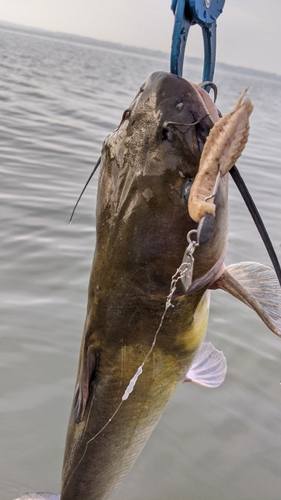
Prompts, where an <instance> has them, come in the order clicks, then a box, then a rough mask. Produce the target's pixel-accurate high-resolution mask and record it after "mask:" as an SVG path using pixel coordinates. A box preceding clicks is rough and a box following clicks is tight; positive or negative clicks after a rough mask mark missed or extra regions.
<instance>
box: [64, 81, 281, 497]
mask: <svg viewBox="0 0 281 500" xmlns="http://www.w3.org/2000/svg"><path fill="white" fill-rule="evenodd" d="M241 102H242V101H241V99H240V103H241ZM239 106H240V105H239ZM250 107H251V106H250ZM239 112H240V111H239ZM248 115H249V109H248ZM220 116H221V115H220V113H219V112H218V110H217V108H216V106H215V105H214V103H213V101H212V100H211V98H210V97H209V95H208V94H207V93H206V92H205V91H204V90H202V89H201V88H200V87H198V86H197V85H195V84H192V83H189V82H187V81H186V80H184V79H183V78H180V77H178V76H176V75H172V74H169V73H164V72H157V73H153V74H152V75H151V76H150V77H149V78H148V79H147V80H146V82H145V83H144V84H143V85H142V86H141V88H140V90H139V92H138V94H137V95H136V97H135V99H134V100H133V102H132V104H131V106H130V107H129V108H128V109H127V110H126V111H125V112H124V114H123V117H122V120H121V123H120V125H119V127H118V128H117V129H116V130H115V131H114V132H112V133H111V134H110V135H109V136H108V137H107V139H106V140H105V142H104V145H103V148H102V154H101V171H100V177H99V185H98V196H97V209H96V248H95V253H94V259H93V266H92V271H91V276H90V283H89V294H88V307H87V314H86V320H85V326H84V333H83V339H82V344H81V351H80V360H79V366H78V377H77V384H76V389H75V395H74V400H73V405H72V409H71V413H70V419H69V426H68V433H67V439H66V447H65V455H64V465H63V473H62V490H61V500H104V499H107V498H108V497H109V496H110V495H111V493H112V491H113V490H114V489H115V488H116V486H117V485H118V484H119V482H120V481H121V479H122V478H123V476H124V475H125V474H126V473H127V472H128V470H129V469H130V468H131V466H132V465H133V463H134V462H135V460H136V458H137V456H138V455H139V453H140V451H141V450H142V448H143V446H144V444H145V442H146V441H147V439H148V437H149V435H150V433H151V432H152V430H153V428H154V427H155V425H156V424H157V421H158V419H159V418H160V416H161V414H162V412H163V410H164V408H165V406H166V404H167V402H168V401H169V399H170V398H171V396H172V394H173V392H174V390H175V389H176V387H177V385H178V384H179V383H180V382H183V381H193V382H196V383H198V384H202V385H205V386H210V387H215V386H218V385H219V384H220V383H221V382H222V381H223V379H224V376H225V372H226V363H225V358H224V356H223V354H222V353H221V352H219V351H217V350H216V349H215V348H214V347H213V346H212V345H211V344H209V343H205V342H204V338H205V333H206V329H207V323H208V311H209V295H210V291H209V289H210V288H212V289H215V288H222V289H224V290H226V291H227V292H229V293H231V294H232V295H234V296H235V297H236V298H238V299H240V300H242V301H243V302H245V303H246V304H247V305H248V306H249V307H251V308H252V309H254V310H255V311H256V312H257V314H258V315H259V316H260V317H261V319H262V320H263V321H264V322H265V323H266V325H267V326H268V327H269V328H270V329H271V330H272V331H273V332H274V333H275V334H277V335H280V334H281V329H280V324H281V321H280V320H281V318H280V316H281V294H280V287H279V284H278V281H277V279H276V278H275V274H274V272H273V270H272V269H271V268H269V267H267V266H263V265H261V264H258V263H253V262H244V263H240V264H234V265H232V266H229V267H228V268H225V266H224V257H225V254H226V248H227V238H228V173H227V171H223V172H222V174H221V177H220V178H219V181H218V183H217V185H216V189H215V193H214V196H213V199H212V200H211V203H212V204H214V205H215V209H213V208H212V213H213V214H215V215H214V220H215V224H214V230H213V234H212V236H211V237H210V239H209V241H207V242H206V243H205V244H204V245H199V246H197V247H196V248H195V251H194V255H193V257H194V268H193V275H192V284H191V286H190V287H189V289H188V290H187V292H186V291H185V289H184V287H183V284H182V283H181V280H178V282H177V283H176V286H175V289H174V293H173V294H172V296H171V307H168V308H166V309H165V305H167V296H169V293H170V290H171V279H172V277H173V276H174V275H175V272H176V270H177V269H179V266H180V265H181V262H182V258H183V255H184V252H185V249H186V246H187V243H186V236H187V234H188V233H189V232H190V231H192V230H195V229H197V228H198V220H197V221H196V218H194V220H193V219H192V218H191V215H190V204H191V206H192V203H193V201H192V200H193V199H196V203H199V205H200V204H201V205H200V210H201V209H202V207H203V209H202V210H203V213H201V212H200V210H199V211H198V210H197V208H196V207H197V205H196V207H195V212H196V213H200V214H201V215H200V217H201V216H202V215H204V214H205V213H206V210H205V208H204V207H205V205H206V203H205V201H206V198H204V199H202V200H200V193H199V191H200V189H201V186H202V184H204V182H206V184H207V185H208V186H209V184H208V182H207V181H208V179H209V178H210V172H211V173H212V179H213V180H214V179H215V176H214V172H218V171H219V166H216V165H215V164H214V163H213V158H215V161H218V162H219V161H220V158H221V157H222V156H223V155H225V154H226V153H225V149H224V148H221V149H222V152H221V153H220V155H214V154H213V151H212V141H213V139H212V141H209V143H208V146H207V147H208V148H209V149H210V155H211V157H210V156H209V154H208V155H205V156H207V158H206V161H207V162H208V161H209V162H210V166H209V167H208V168H207V169H205V170H204V165H205V160H204V165H203V166H200V168H199V164H200V157H201V154H202V156H203V155H204V153H202V150H203V151H204V149H203V148H204V144H205V142H206V139H207V137H208V136H209V133H210V131H211V130H212V129H213V130H214V134H213V135H214V136H215V135H216V133H217V134H218V136H219V140H220V138H221V134H222V128H223V127H220V126H218V127H217V132H216V129H215V124H216V123H217V124H218V125H219V124H220ZM240 119H241V118H240V115H239V117H238V118H237V120H236V122H239V123H240ZM243 120H244V121H245V126H243V127H244V128H245V130H246V129H247V130H246V132H245V133H246V134H247V133H248V128H249V127H248V116H247V117H246V118H245V115H243ZM226 121H227V120H226ZM238 125H239V124H238ZM243 127H242V128H243ZM238 128H239V127H238ZM240 128H241V127H240ZM232 135H233V141H236V142H237V140H238V139H237V137H236V136H235V137H234V132H233V134H232ZM231 137H232V136H231ZM214 140H215V139H214ZM246 140H247V137H246V136H245V135H244V136H243V138H242V139H241V140H240V139H239V141H240V142H243V147H244V144H245V142H246ZM226 142H227V143H228V144H229V139H227V141H226ZM220 144H221V143H220ZM242 149H243V148H241V147H240V149H239V148H237V150H239V154H240V153H241V150H242ZM232 153H233V152H232ZM232 153H231V154H232ZM217 157H218V158H217ZM210 158H211V159H210ZM216 158H217V159H216ZM234 161H235V159H234ZM229 163H231V162H230V161H229ZM226 170H227V169H226ZM202 172H203V174H202ZM197 174H198V175H197ZM198 179H199V180H198ZM213 180H212V182H211V188H210V189H211V190H212V189H213ZM192 185H193V186H194V187H191V186H192ZM190 187H191V190H193V194H192V193H191V199H190V200H189V201H188V197H189V191H190ZM203 187H204V186H203ZM198 188H199V189H198ZM203 191H204V189H203ZM198 193H199V194H198ZM204 197H206V194H204ZM201 202H202V203H201ZM194 206H195V205H194ZM193 208H194V207H193ZM207 208H208V207H207ZM202 210H201V211H202ZM200 217H199V218H200ZM164 311H165V314H164V315H163V312H164Z"/></svg>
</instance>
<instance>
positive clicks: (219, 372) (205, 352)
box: [184, 342, 227, 387]
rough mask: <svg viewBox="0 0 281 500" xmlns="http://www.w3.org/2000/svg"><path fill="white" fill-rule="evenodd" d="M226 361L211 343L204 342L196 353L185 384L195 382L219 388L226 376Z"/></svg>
mask: <svg viewBox="0 0 281 500" xmlns="http://www.w3.org/2000/svg"><path fill="white" fill-rule="evenodd" d="M226 369H227V367H226V359H225V356H224V354H223V352H222V351H218V350H217V349H215V347H214V346H213V345H212V344H211V342H207V343H206V342H204V343H203V344H202V345H201V347H200V349H199V351H198V352H197V353H196V355H195V358H194V360H193V363H192V365H191V368H190V369H189V370H188V372H187V374H186V377H185V379H184V382H193V383H195V384H198V385H203V386H204V387H219V386H220V385H221V384H222V383H223V381H224V379H225V375H226Z"/></svg>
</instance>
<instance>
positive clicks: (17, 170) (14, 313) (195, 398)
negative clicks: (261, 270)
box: [0, 28, 281, 500]
mask: <svg viewBox="0 0 281 500" xmlns="http://www.w3.org/2000/svg"><path fill="white" fill-rule="evenodd" d="M75 40H76V41H70V40H69V37H65V39H64V38H63V37H61V38H60V39H56V38H55V37H54V36H53V37H52V36H49V37H48V36H39V35H38V34H37V35H36V34H32V33H21V32H19V31H14V30H9V29H3V28H2V29H0V56H1V57H0V104H1V115H0V116H1V118H0V156H1V161H0V174H1V189H0V198H1V226H0V236H1V289H0V309H1V311H0V314H1V324H0V328H1V330H0V338H1V340H0V342H1V349H0V384H1V392H0V439H1V444H0V500H11V499H13V498H17V497H18V496H19V495H22V494H23V493H25V492H27V491H31V492H34V491H50V492H57V491H59V489H60V471H61V465H62V457H63V449H64V440H65V433H66V427H67V421H68V416H69V410H70V404H71V400H72V395H73V390H74V382H75V377H76V369H77V362H78V352H79V346H80V341H81V334H82V328H83V322H84V316H85V310H86V300H87V285H88V278H89V273H90V266H91V260H92V255H93V250H94V245H95V197H96V190H97V177H95V178H94V179H93V181H92V183H91V185H90V186H89V188H88V190H87V191H86V193H85V195H84V197H83V199H82V201H81V203H80V206H79V208H78V210H77V213H76V215H75V218H74V221H73V223H72V225H70V226H69V225H68V219H69V216H70V213H71V210H72V208H73V205H74V203H75V201H76V199H77V196H78V194H79V192H80V190H81V188H82V186H83V184H84V182H85V181H86V179H87V177H88V176H89V174H90V172H91V170H92V168H93V166H94V163H95V161H96V160H97V159H98V157H99V153H100V149H101V145H102V142H103V140H104V138H105V137H106V136H107V134H108V133H110V132H111V131H112V130H113V129H114V128H116V126H117V125H118V123H119V121H120V118H121V116H122V113H123V111H124V109H125V108H126V107H127V106H128V104H129V103H130V102H131V100H132V99H133V97H134V95H135V94H136V93H137V91H138V89H139V87H140V85H141V84H142V83H143V81H144V80H145V79H146V78H147V76H148V75H149V74H150V73H151V72H152V71H156V70H165V71H168V70H169V62H168V57H165V56H163V57H161V56H160V55H157V54H154V53H151V54H149V53H148V52H147V51H145V52H143V53H141V52H140V51H138V53H133V52H128V51H127V50H123V51H122V50H121V49H120V47H117V46H116V48H114V47H113V46H109V47H104V46H100V45H99V44H95V43H94V42H92V43H90V42H89V43H88V44H87V43H86V42H85V40H84V41H83V43H78V42H77V39H75ZM185 76H186V77H187V78H188V79H190V80H193V81H197V82H198V81H200V79H201V66H200V65H198V64H196V62H194V63H189V64H188V65H186V67H185ZM215 80H216V83H217V85H218V88H219V99H218V106H219V108H220V109H221V111H222V112H223V113H225V112H227V111H229V110H230V109H231V108H232V107H233V105H234V103H235V102H236V100H237V98H238V96H239V94H240V93H241V92H242V91H243V90H244V88H245V87H247V86H248V85H249V84H250V85H251V87H250V90H249V96H250V97H251V99H252V101H253V103H254V105H255V109H254V112H253V115H252V117H251V135H250V140H249V143H248V146H247V148H246V150H245V152H244V154H243V157H242V158H241V159H240V160H239V162H238V166H239V169H240V171H241V173H242V174H243V176H244V178H245V180H246V182H247V184H248V187H249V189H250V191H251V193H252V195H253V196H254V199H255V201H256V203H257V205H258V207H259V209H260V212H261V214H262V216H263V218H264V221H265V223H266V226H267V229H268V231H269V233H270V235H271V237H272V240H273V243H274V245H275V248H276V251H277V254H278V255H279V258H280V257H281V247H280V245H281V229H280V228H281V210H280V208H281V201H280V189H281V161H280V155H281V125H280V123H281V119H280V116H281V79H278V78H274V77H271V76H270V75H266V74H265V75H260V74H259V75H258V74H256V73H255V72H250V71H249V72H248V73H247V72H245V73H243V72H241V71H240V72H238V71H235V69H234V68H226V67H224V68H223V69H219V68H218V69H217V72H216V79H215ZM230 208H231V221H230V233H229V250H228V254H227V262H228V263H233V262H239V261H241V260H254V261H260V262H262V263H265V264H268V263H269V259H268V256H267V254H266V251H265V249H264V247H263V244H262V243H261V240H260V238H259V235H258V233H257V230H256V229H255V227H254V225H253V223H252V221H251V218H250V216H249V214H248V212H247V209H246V208H245V205H244V203H243V202H242V200H241V198H240V195H239V193H238V192H237V189H236V188H235V186H233V183H232V182H231V188H230ZM207 340H208V341H211V342H212V343H213V344H214V345H215V346H216V347H217V348H218V349H220V350H223V351H224V353H225V355H226V357H227V362H228V374H227V377H226V380H225V382H224V384H223V385H222V386H221V387H220V388H219V389H214V390H211V389H205V388H202V387H198V386H193V385H192V384H186V385H182V386H180V387H179V389H178V391H177V392H176V394H175V396H174V397H173V399H172V400H171V402H170V403H169V405H168V407H167V408H166V410H165V412H164V415H163V417H162V418H161V420H160V422H159V424H158V426H157V427H156V429H155V431H154V433H153V435H152V437H151V438H150V440H149V442H148V444H147V445H146V447H145V449H144V451H143V452H142V454H141V456H140V458H139V459H138V461H137V463H136V464H135V466H134V467H133V469H132V470H131V472H130V473H129V474H128V475H127V477H126V478H125V480H124V481H123V483H122V484H121V486H120V487H119V488H118V490H117V491H116V493H115V494H114V496H113V499H114V500H143V499H144V498H145V499H146V500H171V499H175V500H186V499H189V500H237V499H242V500H264V499H267V500H280V498H281V475H280V472H281V404H280V401H281V386H280V380H281V339H279V338H277V337H275V336H274V334H273V333H271V332H270V331H269V330H267V329H266V327H265V326H264V325H263V324H262V323H261V321H260V320H259V319H258V317H257V316H256V315H255V314H254V313H253V312H252V311H251V310H250V309H248V308H246V306H244V305H243V304H240V303H238V301H237V300H235V299H234V298H233V297H230V296H228V295H227V294H225V293H223V292H220V291H215V292H213V293H212V300H211V313H210V323H209V329H208V334H207Z"/></svg>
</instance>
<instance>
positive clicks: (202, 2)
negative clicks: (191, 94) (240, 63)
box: [171, 0, 225, 90]
mask: <svg viewBox="0 0 281 500" xmlns="http://www.w3.org/2000/svg"><path fill="white" fill-rule="evenodd" d="M224 3H225V0H172V10H173V12H174V14H175V24H174V31H173V37H172V50H171V73H174V74H176V75H179V76H182V70H183V61H184V51H185V45H186V40H187V37H188V32H189V28H190V26H192V25H195V24H199V26H201V29H202V34H203V43H204V69H203V80H202V81H210V82H211V81H212V80H213V76H214V71H215V62H216V27H217V26H216V20H217V18H218V16H219V15H220V14H221V13H222V9H223V6H224ZM207 90H208V89H207Z"/></svg>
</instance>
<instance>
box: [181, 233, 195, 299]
mask: <svg viewBox="0 0 281 500" xmlns="http://www.w3.org/2000/svg"><path fill="white" fill-rule="evenodd" d="M193 234H194V235H196V236H197V230H196V229H193V230H192V231H189V233H188V234H187V237H186V238H187V241H188V246H187V247H186V249H185V252H184V254H183V259H182V263H181V266H180V271H181V282H182V285H183V287H184V290H185V292H187V291H188V289H189V287H190V285H191V283H192V276H193V267H194V257H193V253H194V250H195V248H196V247H197V246H198V245H199V243H198V242H197V239H195V240H192V239H191V235H193Z"/></svg>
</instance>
